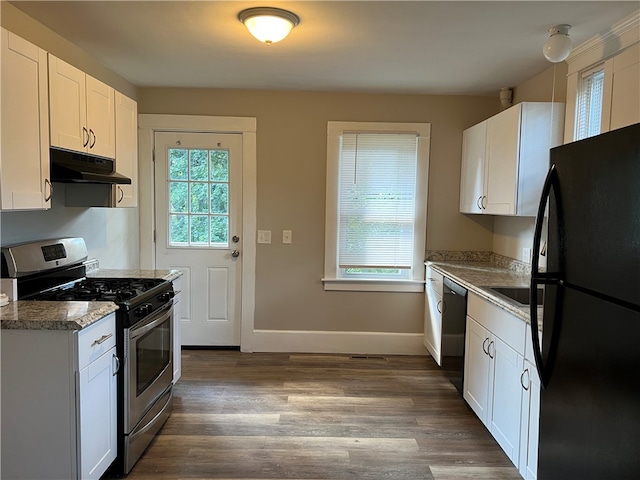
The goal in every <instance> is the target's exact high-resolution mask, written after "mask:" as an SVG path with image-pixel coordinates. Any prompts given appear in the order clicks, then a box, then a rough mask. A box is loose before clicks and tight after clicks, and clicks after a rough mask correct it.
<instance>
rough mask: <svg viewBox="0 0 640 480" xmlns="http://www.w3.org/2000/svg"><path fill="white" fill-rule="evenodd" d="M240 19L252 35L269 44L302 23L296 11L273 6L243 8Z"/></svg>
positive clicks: (277, 40) (283, 36) (280, 38)
mask: <svg viewBox="0 0 640 480" xmlns="http://www.w3.org/2000/svg"><path fill="white" fill-rule="evenodd" d="M238 20H240V21H241V22H242V23H243V24H244V26H245V27H247V29H248V30H249V33H251V35H253V36H254V37H255V38H257V39H258V40H260V41H261V42H264V43H266V44H267V45H271V44H272V43H276V42H279V41H280V40H282V39H283V38H285V37H286V36H287V35H289V32H290V31H291V30H292V29H293V27H295V26H296V25H298V24H299V23H300V19H299V18H298V16H297V15H296V14H295V13H292V12H290V11H288V10H282V9H281V8H272V7H255V8H248V9H246V10H242V11H241V12H240V13H239V14H238Z"/></svg>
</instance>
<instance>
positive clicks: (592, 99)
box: [575, 67, 604, 140]
mask: <svg viewBox="0 0 640 480" xmlns="http://www.w3.org/2000/svg"><path fill="white" fill-rule="evenodd" d="M603 86H604V67H599V68H597V69H593V70H590V71H588V72H585V73H583V75H582V79H581V82H580V87H579V90H578V98H577V102H576V103H577V105H576V127H575V139H576V140H581V139H583V138H587V137H592V136H594V135H598V134H599V133H600V130H601V125H602V98H603V91H604V90H603Z"/></svg>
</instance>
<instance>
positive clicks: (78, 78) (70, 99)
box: [49, 54, 89, 152]
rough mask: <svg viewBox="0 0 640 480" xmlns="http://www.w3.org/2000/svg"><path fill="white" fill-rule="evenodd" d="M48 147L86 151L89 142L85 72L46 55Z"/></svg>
mask: <svg viewBox="0 0 640 480" xmlns="http://www.w3.org/2000/svg"><path fill="white" fill-rule="evenodd" d="M49 109H50V119H51V146H52V147H60V148H65V149H67V150H74V151H76V152H84V151H86V147H87V145H88V143H89V131H88V129H87V128H86V125H87V94H86V87H85V74H84V72H82V71H81V70H78V69H77V68H75V67H73V66H71V65H69V64H68V63H66V62H63V61H62V60H60V59H59V58H56V57H54V56H53V55H51V54H49Z"/></svg>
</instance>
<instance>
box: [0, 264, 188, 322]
mask: <svg viewBox="0 0 640 480" xmlns="http://www.w3.org/2000/svg"><path fill="white" fill-rule="evenodd" d="M181 275H182V271H180V270H139V269H130V270H117V269H114V270H110V269H97V270H92V271H90V272H87V277H88V278H161V279H163V280H169V281H173V280H175V279H176V278H178V277H179V276H181ZM117 309H118V306H117V305H116V304H115V303H113V302H97V301H90V302H80V301H36V300H18V301H17V302H9V304H7V305H5V306H4V307H0V328H1V329H14V330H80V329H82V328H85V327H88V326H89V325H91V324H92V323H95V322H96V321H98V320H100V319H101V318H102V317H104V316H105V315H108V314H109V313H111V312H114V311H116V310H117Z"/></svg>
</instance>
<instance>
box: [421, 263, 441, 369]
mask: <svg viewBox="0 0 640 480" xmlns="http://www.w3.org/2000/svg"><path fill="white" fill-rule="evenodd" d="M425 278H426V279H427V280H426V287H425V306H424V340H423V342H424V346H425V348H426V349H427V350H428V351H429V353H430V354H431V356H432V357H433V359H434V360H435V361H436V363H437V364H438V365H442V345H441V343H442V311H443V308H444V303H443V302H442V285H443V280H444V277H443V276H442V274H440V273H438V272H436V271H435V270H434V269H433V268H432V267H430V266H427V267H426V273H425Z"/></svg>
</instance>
